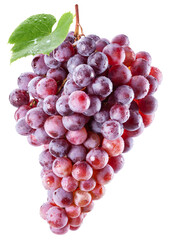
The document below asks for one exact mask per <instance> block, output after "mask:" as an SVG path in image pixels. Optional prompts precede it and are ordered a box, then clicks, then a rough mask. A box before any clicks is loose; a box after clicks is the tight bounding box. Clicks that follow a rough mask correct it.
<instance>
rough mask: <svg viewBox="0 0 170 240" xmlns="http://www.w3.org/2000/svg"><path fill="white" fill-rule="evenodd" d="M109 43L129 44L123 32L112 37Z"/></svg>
mask: <svg viewBox="0 0 170 240" xmlns="http://www.w3.org/2000/svg"><path fill="white" fill-rule="evenodd" d="M111 43H117V44H119V45H120V46H126V45H129V38H128V37H127V36H126V35H124V34H119V35H117V36H115V37H114V38H113V39H112V41H111Z"/></svg>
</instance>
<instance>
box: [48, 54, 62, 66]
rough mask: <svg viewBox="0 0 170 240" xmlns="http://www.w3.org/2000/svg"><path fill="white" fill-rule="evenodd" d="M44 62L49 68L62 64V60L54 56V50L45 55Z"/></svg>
mask: <svg viewBox="0 0 170 240" xmlns="http://www.w3.org/2000/svg"><path fill="white" fill-rule="evenodd" d="M44 62H45V64H46V65H47V67H49V68H57V67H59V66H60V62H58V61H57V60H56V59H55V58H54V57H53V52H51V53H50V54H49V55H44Z"/></svg>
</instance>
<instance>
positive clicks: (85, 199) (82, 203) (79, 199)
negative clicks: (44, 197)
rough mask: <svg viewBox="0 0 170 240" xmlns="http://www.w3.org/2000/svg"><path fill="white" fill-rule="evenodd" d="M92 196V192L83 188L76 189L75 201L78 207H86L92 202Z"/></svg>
mask: <svg viewBox="0 0 170 240" xmlns="http://www.w3.org/2000/svg"><path fill="white" fill-rule="evenodd" d="M91 200H92V197H91V195H90V193H88V192H84V191H81V190H76V191H75V193H74V203H75V204H76V206H78V207H86V206H87V205H89V204H90V202H91Z"/></svg>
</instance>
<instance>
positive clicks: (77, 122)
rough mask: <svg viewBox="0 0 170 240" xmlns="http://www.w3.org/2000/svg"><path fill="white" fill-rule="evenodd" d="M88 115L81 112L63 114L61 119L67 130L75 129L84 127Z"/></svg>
mask: <svg viewBox="0 0 170 240" xmlns="http://www.w3.org/2000/svg"><path fill="white" fill-rule="evenodd" d="M87 120H88V117H86V116H84V115H83V114H81V113H74V114H72V115H71V116H64V117H63V119H62V121H63V125H64V127H65V128H66V129H67V130H69V131H77V130H80V129H82V128H83V127H84V125H85V124H86V122H87Z"/></svg>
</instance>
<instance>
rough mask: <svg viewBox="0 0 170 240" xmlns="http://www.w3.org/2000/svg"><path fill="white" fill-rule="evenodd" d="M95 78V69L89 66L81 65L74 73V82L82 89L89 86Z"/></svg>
mask: <svg viewBox="0 0 170 240" xmlns="http://www.w3.org/2000/svg"><path fill="white" fill-rule="evenodd" d="M94 77H95V72H94V70H93V68H92V67H91V66H89V65H87V64H80V65H78V66H77V67H76V68H75V69H74V71H73V80H74V82H75V83H76V84H77V85H78V86H80V87H86V86H88V85H89V84H90V83H91V82H92V80H93V79H94Z"/></svg>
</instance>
